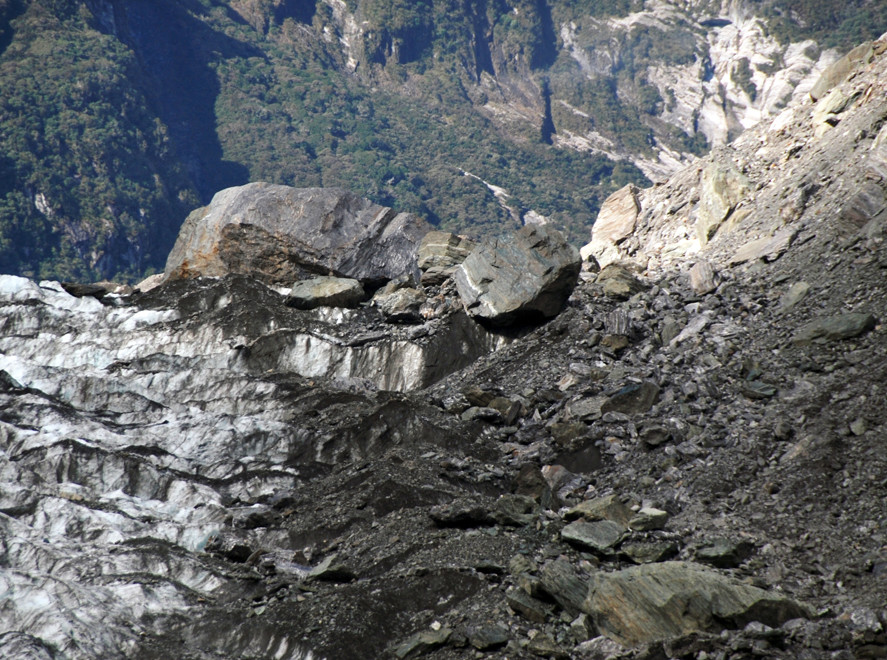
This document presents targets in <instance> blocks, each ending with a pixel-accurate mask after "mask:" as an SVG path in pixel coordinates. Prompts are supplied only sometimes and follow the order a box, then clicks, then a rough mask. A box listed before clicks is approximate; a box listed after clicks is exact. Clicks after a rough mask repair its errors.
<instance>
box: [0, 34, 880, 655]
mask: <svg viewBox="0 0 887 660" xmlns="http://www.w3.org/2000/svg"><path fill="white" fill-rule="evenodd" d="M884 50H885V47H884V42H882V41H878V42H874V43H872V44H869V45H868V49H867V50H866V51H865V52H864V53H863V54H862V55H858V54H857V55H858V56H854V59H852V60H850V61H844V62H839V63H837V64H836V67H837V68H835V69H834V70H830V71H827V72H826V75H827V76H828V78H827V81H828V82H827V83H823V84H822V85H819V86H817V87H816V90H817V96H818V98H817V100H813V99H812V98H811V99H807V100H806V101H804V102H803V103H800V104H795V105H792V106H790V107H789V108H788V109H786V111H785V112H784V113H783V115H780V116H779V117H777V118H776V120H775V121H774V122H773V123H771V124H768V125H762V126H759V127H757V128H755V129H753V130H750V131H748V132H746V133H744V134H743V135H742V136H741V137H740V138H739V139H738V140H737V141H735V142H734V143H732V144H731V145H728V146H726V147H724V148H722V149H719V150H717V151H716V152H715V153H713V154H711V155H710V156H708V157H706V158H704V159H701V160H699V161H697V162H695V163H693V164H691V165H690V166H689V167H688V168H686V169H685V170H682V171H681V172H679V173H678V174H676V175H675V176H674V177H673V178H672V179H670V180H669V181H668V182H666V183H665V184H662V185H659V186H656V187H654V188H651V189H648V190H635V189H627V190H624V191H621V192H620V193H619V194H618V196H617V197H615V198H614V199H613V200H612V202H610V203H609V204H608V205H605V208H604V209H603V210H602V224H601V225H600V226H599V233H597V234H594V233H593V234H592V241H591V244H590V246H586V248H584V249H583V253H584V255H585V257H586V258H585V260H583V261H582V262H581V263H580V262H578V261H577V260H576V259H575V257H574V256H573V253H572V251H571V250H570V249H567V247H562V248H557V249H552V250H549V249H548V248H547V247H546V248H545V249H544V250H543V249H542V247H544V245H543V244H545V243H548V244H549V245H555V246H556V245H557V244H556V243H555V242H556V241H557V237H556V235H555V234H554V232H551V231H550V230H549V229H547V228H525V229H522V230H520V231H521V232H522V233H520V234H519V236H517V237H514V236H512V237H509V238H507V239H500V240H499V241H498V242H497V241H489V242H486V243H485V242H480V243H479V244H478V245H476V246H475V245H472V244H471V243H470V242H468V241H467V240H464V239H462V238H460V237H453V236H449V235H446V234H443V233H440V232H435V233H434V234H433V235H430V234H428V233H421V232H419V231H416V233H411V232H412V230H411V229H409V228H410V227H412V226H413V225H412V224H411V223H409V222H407V223H405V224H401V225H398V226H399V227H406V228H407V229H409V231H407V229H404V231H403V232H402V233H401V232H400V230H397V231H394V230H393V229H388V228H383V227H381V226H380V225H379V224H377V221H378V219H379V218H383V217H385V218H389V220H390V221H392V222H393V219H392V216H391V213H389V212H388V211H384V210H381V209H374V207H371V206H367V205H368V204H369V203H365V202H363V201H360V200H357V201H355V200H354V198H351V197H349V196H348V195H345V194H342V193H338V192H330V191H326V192H323V193H322V194H321V193H319V192H316V191H315V192H312V193H306V192H305V191H292V190H289V189H288V190H283V191H279V192H281V193H282V198H283V199H291V200H296V199H299V198H300V195H305V194H309V195H319V196H320V197H318V199H319V198H323V199H324V200H328V201H329V202H330V203H329V204H328V205H326V206H323V208H324V209H338V211H335V212H332V211H329V213H332V215H328V216H327V217H330V218H332V220H331V221H330V222H331V223H332V224H333V225H336V226H337V227H338V229H336V230H335V231H334V232H333V233H337V234H338V235H339V236H340V237H345V239H344V240H343V241H339V243H337V247H335V248H333V247H330V246H320V247H316V246H315V247H312V246H311V243H310V241H309V239H311V236H310V233H311V232H310V231H304V232H303V231H302V230H299V229H297V230H295V233H290V234H289V236H290V238H286V236H287V234H286V233H285V232H284V230H283V229H280V230H279V232H278V233H275V232H271V231H266V230H264V229H262V230H259V229H256V228H255V227H254V222H253V220H250V218H249V214H248V213H247V211H242V212H238V213H241V214H240V215H238V216H236V217H238V218H240V219H239V220H237V221H236V222H235V221H234V220H233V219H232V218H233V217H234V216H229V215H226V214H227V213H228V212H227V211H226V212H225V213H221V212H220V214H219V215H218V216H214V215H213V214H214V213H215V211H214V210H213V206H214V204H216V202H214V203H213V204H211V205H210V207H208V208H209V210H207V209H204V210H202V211H200V212H199V213H197V215H192V216H191V218H190V219H189V221H188V223H186V226H185V227H184V228H183V234H182V237H180V243H181V244H182V245H178V246H177V248H176V250H174V253H177V254H178V255H179V256H177V257H176V258H175V259H173V256H172V255H171V257H170V264H171V265H170V267H169V268H168V272H167V274H166V275H165V276H164V277H161V278H156V279H159V280H162V282H161V283H160V284H159V285H157V286H154V287H153V288H150V286H149V284H147V283H146V284H144V285H142V286H141V287H137V288H136V289H135V290H125V289H124V290H119V289H114V288H113V287H111V286H110V285H101V286H73V285H69V284H66V285H61V284H58V283H54V282H40V283H35V282H31V281H28V280H25V279H22V278H16V277H11V276H3V277H0V657H10V658H13V657H15V658H17V657H28V658H31V657H33V658H56V659H61V658H75V659H76V658H96V657H108V658H116V657H121V658H124V657H125V658H140V659H146V660H147V659H149V658H150V659H153V658H169V657H176V658H188V659H194V660H198V659H199V660H204V659H210V658H243V659H247V658H292V659H296V658H299V659H305V658H331V659H332V658H380V657H390V658H415V657H426V658H435V659H455V658H534V657H540V658H588V659H595V660H598V659H600V660H604V659H613V660H615V659H623V660H628V659H632V660H640V659H642V658H643V659H646V660H652V659H654V658H657V659H658V658H681V659H687V660H690V659H693V660H703V659H711V658H724V659H726V658H749V659H751V658H785V659H789V658H806V659H810V660H820V659H822V660H825V659H829V660H838V659H844V658H846V659H848V660H850V659H852V658H879V657H885V656H887V632H885V626H887V610H885V603H884V594H885V593H887V506H885V502H887V456H885V452H884V442H885V438H887V409H885V407H884V405H883V399H884V395H885V390H884V388H885V383H887V333H885V330H884V325H883V317H884V315H885V309H887V277H885V273H887V252H885V249H887V248H885V236H887V229H885V227H887V225H885V221H887V167H885V165H884V163H887V157H885V153H884V145H885V144H887V138H885V135H887V133H885V131H887V128H885V118H887V87H885V84H887V83H885V82H884V81H887V56H885V54H884ZM839 100H840V102H838V101H839ZM247 188H248V190H247V191H246V192H249V194H254V193H256V191H260V192H261V195H262V196H263V197H262V199H263V201H261V202H256V204H257V206H259V207H262V208H266V206H263V205H270V204H271V202H270V201H269V199H268V198H266V197H264V196H265V195H266V193H269V190H268V188H267V187H263V186H261V185H257V184H253V186H252V187H247ZM239 192H245V191H243V190H240V191H238V190H231V191H225V192H224V194H222V193H220V195H219V196H217V199H218V200H226V201H225V203H226V204H229V203H230V204H232V205H233V206H232V207H231V208H241V207H239V206H237V203H235V200H236V199H238V193H239ZM337 196H339V197H337ZM336 198H337V199H343V200H346V201H347V200H350V201H347V203H346V202H345V201H343V202H342V203H341V204H340V203H339V202H334V201H331V200H334V199H336ZM312 199H315V198H312ZM324 204H326V202H324ZM284 206H286V205H284ZM243 208H246V207H243ZM293 208H295V207H291V206H286V209H285V211H281V214H290V215H287V216H286V217H287V218H289V220H286V222H283V220H281V221H280V223H281V224H280V225H279V226H280V227H283V226H284V225H286V224H287V223H289V224H288V225H287V226H289V227H298V226H301V225H299V223H300V222H304V223H306V224H307V225H312V226H314V225H316V224H317V220H316V219H315V220H314V221H309V219H308V218H307V216H306V217H305V218H302V217H301V216H298V214H297V213H296V214H295V215H293V214H294V211H293ZM343 209H346V210H347V209H351V210H348V211H347V213H346V212H345V210H343ZM340 211H341V213H340ZM325 212H326V211H325ZM263 213H264V211H263ZM349 214H351V215H353V216H356V217H359V218H362V220H361V221H360V223H356V224H354V225H352V224H350V222H351V221H350V220H349V219H348V216H349ZM198 216H200V217H198ZM297 216H298V217H297ZM209 217H213V218H215V219H214V220H213V222H214V223H217V224H215V225H213V227H214V228H213V229H212V231H211V232H210V231H208V230H207V233H202V232H204V230H203V229H201V227H202V226H203V225H200V223H199V222H198V221H199V219H200V218H209ZM397 217H398V216H397V215H396V214H395V215H394V216H393V218H397ZM603 220H605V222H604V221H603ZM274 222H277V221H276V220H275V221H274ZM225 223H228V224H225ZM238 223H239V224H238ZM312 223H313V224H312ZM235 224H237V225H238V226H237V227H236V230H235V229H231V230H228V229H226V228H225V227H230V226H234V225H235ZM272 224H273V223H272ZM360 227H363V228H364V229H366V228H368V227H369V228H373V227H375V228H377V229H378V231H376V229H373V232H375V233H373V232H370V233H373V235H374V236H376V237H379V236H387V237H388V238H387V239H386V240H387V242H384V241H383V244H384V246H385V247H384V249H386V250H387V249H389V248H393V246H404V245H409V246H410V247H408V248H403V251H401V252H398V254H399V255H400V256H398V257H396V258H394V257H392V258H391V261H387V262H385V260H376V259H374V258H373V257H372V255H371V254H370V253H371V252H372V251H373V249H375V248H374V247H373V246H374V245H375V243H374V242H373V241H372V240H369V239H367V240H368V241H369V242H364V241H363V238H361V237H362V236H364V233H363V232H364V230H363V229H360ZM275 231H278V230H275ZM367 231H368V230H367ZM226 232H228V233H229V234H230V236H229V238H230V239H231V240H228V241H227V242H226V241H216V238H215V237H217V236H219V235H222V234H226ZM386 232H388V233H387V234H386ZM593 232H594V230H593ZM278 234H279V235H278ZM420 234H421V235H420ZM198 235H199V236H200V238H199V240H198V241H197V243H196V245H197V246H198V247H197V248H196V250H197V252H195V253H194V254H198V253H199V254H207V255H209V257H208V258H207V260H206V264H207V266H206V268H207V269H208V270H206V271H201V270H199V269H196V266H195V264H198V262H199V261H200V260H199V259H196V258H193V257H187V258H185V257H183V256H182V255H184V254H185V248H184V247H183V246H184V245H185V244H186V243H187V245H189V246H194V245H195V243H194V242H193V241H191V239H187V240H186V239H185V238H183V237H186V236H198ZM272 235H273V236H275V237H276V238H274V240H271V239H268V236H272ZM403 236H408V237H409V240H406V239H403ZM257 237H258V238H257ZM281 237H283V238H281ZM297 239H298V241H297ZM303 239H304V240H303ZM311 240H313V239H311ZM337 240H338V239H337ZM374 240H375V239H374ZM233 243H237V244H238V245H233ZM302 243H304V245H302ZM253 245H259V246H260V247H259V248H258V252H256V253H255V254H256V257H255V260H254V259H253V257H252V256H250V257H248V258H247V257H245V256H244V255H246V254H247V253H246V252H245V250H246V249H247V248H246V247H244V246H250V248H249V249H252V246H253ZM273 245H277V246H278V248H279V250H280V251H279V252H277V253H274V254H273V255H272V252H273V251H272V250H271V246H273ZM305 245H307V246H308V247H305ZM521 245H523V246H525V247H524V248H523V249H526V250H528V251H527V252H525V253H523V255H522V256H521V257H520V258H521V259H525V260H526V261H519V260H518V258H517V257H510V256H508V257H506V256H503V255H504V254H505V253H506V252H507V251H510V250H513V249H517V248H516V246H521ZM281 246H285V247H286V249H285V250H284V249H283V247H281ZM292 246H296V247H295V248H293V247H292ZM180 247H181V248H182V249H181V250H180V249H179V248H180ZM188 249H191V248H188ZM397 249H398V250H400V249H401V247H398V248H397ZM232 250H233V252H232ZM292 250H295V252H293V251H292ZM176 251H178V252H176ZM312 251H313V252H312ZM358 253H359V255H360V257H361V259H358V258H357V254H358ZM540 253H541V256H540ZM230 254H235V255H240V256H238V257H236V258H235V257H231V256H225V255H230ZM293 254H309V255H310V254H314V255H315V256H316V255H321V256H323V255H326V256H323V259H326V258H327V256H329V255H332V254H335V258H334V259H331V260H323V259H319V258H317V259H315V257H311V259H314V260H313V261H312V260H311V259H309V258H308V257H302V256H300V257H294V256H293ZM554 254H566V258H564V259H562V260H559V261H560V262H561V263H562V264H563V268H564V272H565V273H566V274H565V275H564V276H563V278H562V283H561V285H559V287H561V288H559V289H557V293H556V294H554V295H553V299H554V300H555V301H559V302H557V304H552V305H551V306H550V307H549V306H548V303H546V305H544V306H541V307H539V306H537V307H535V308H531V309H532V311H531V312H529V313H527V314H521V313H517V314H516V313H514V309H517V308H514V307H511V306H501V307H499V306H497V305H496V304H494V303H493V302H488V301H492V300H493V299H494V298H495V297H496V296H498V295H499V292H498V290H497V288H496V287H497V284H498V283H497V282H496V278H495V277H494V276H493V275H492V273H494V272H496V271H497V268H496V266H495V265H494V264H496V263H499V264H503V262H504V264H503V265H504V266H507V265H515V264H523V265H519V266H518V267H519V268H521V269H523V270H524V271H526V273H527V275H528V277H527V278H519V280H520V284H521V285H522V286H523V285H526V282H527V281H528V279H529V276H530V275H535V274H536V270H535V269H536V266H535V265H534V263H541V262H540V261H539V259H542V257H546V255H547V257H546V258H549V259H550V258H551V256H552V255H554ZM259 255H264V256H262V257H261V258H260V257H259ZM483 255H490V256H489V258H488V262H487V263H486V264H485V265H484V266H483V267H482V268H479V269H478V271H476V272H479V273H483V272H486V273H488V275H481V276H474V275H470V273H471V272H473V271H470V270H469V269H471V268H473V265H472V262H473V261H475V260H479V259H481V257H483ZM210 257H211V258H210ZM598 257H599V258H600V262H598V261H597V258H598ZM533 259H536V260H537V261H536V262H533V261H532V260H533ZM185 262H187V263H188V264H189V266H188V267H187V268H183V267H182V266H181V264H183V263H185ZM358 262H360V263H361V265H360V266H359V267H358V266H355V268H356V269H355V270H350V269H349V268H350V267H349V268H346V267H345V264H357V263H358ZM383 262H384V263H387V264H389V265H396V266H397V267H396V268H394V269H393V270H391V271H389V272H387V273H383V274H379V272H378V271H373V270H372V268H369V267H366V268H365V267H364V265H363V264H365V263H370V264H381V263H383ZM200 263H203V262H200ZM250 263H258V264H262V266H261V268H257V270H256V271H255V272H253V271H251V270H250ZM219 264H221V265H219ZM268 264H273V266H268ZM577 264H579V265H578V266H577ZM266 266H267V267H266ZM201 268H202V266H201ZM217 268H219V269H222V270H212V269H217ZM547 268H548V267H547V266H546V267H539V268H538V270H539V271H540V272H543V271H546V270H547ZM226 269H228V270H226ZM483 269H487V270H483ZM498 270H501V268H499V269H498ZM317 276H322V277H324V278H329V277H333V278H336V279H345V278H347V279H350V280H353V281H355V282H357V283H358V284H359V285H360V287H362V289H363V295H362V296H359V295H357V294H355V296H354V297H352V298H348V299H347V300H346V302H347V304H345V305H344V306H330V305H331V304H336V305H339V304H342V303H341V299H336V300H335V301H334V303H331V302H330V301H329V300H328V299H327V301H326V302H325V303H322V304H318V305H316V306H314V305H313V304H306V303H304V302H298V303H296V302H293V301H294V296H293V289H294V288H295V287H294V284H296V282H304V281H306V280H310V279H312V278H315V277H317ZM554 279H555V280H558V278H557V277H556V278H554ZM484 280H489V282H486V283H485V284H490V285H491V286H490V287H489V291H490V293H489V294H485V295H489V298H486V299H485V298H484V297H483V295H479V294H477V293H476V292H477V291H478V290H479V289H480V283H481V282H483V281H484ZM506 280H507V278H506ZM460 282H461V284H460ZM466 283H468V284H469V285H470V286H468V287H467V289H466ZM153 284H157V282H156V281H154V282H153ZM315 284H316V283H315ZM532 291H533V292H535V293H536V294H538V295H543V296H545V299H546V300H548V299H552V294H551V293H550V290H549V289H546V287H545V286H544V285H542V284H540V285H539V286H534V287H533V288H532ZM543 292H546V293H543ZM297 293H298V292H297ZM299 300H300V301H304V298H299ZM494 308H495V309H501V310H502V311H503V316H500V317H498V318H490V317H483V315H480V317H481V318H477V317H475V316H472V312H473V311H474V310H478V309H494ZM522 309H526V308H522Z"/></svg>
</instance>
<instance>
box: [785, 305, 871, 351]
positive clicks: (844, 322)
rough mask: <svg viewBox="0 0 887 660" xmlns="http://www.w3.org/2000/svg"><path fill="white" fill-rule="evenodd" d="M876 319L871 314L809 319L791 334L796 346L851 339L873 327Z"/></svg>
mask: <svg viewBox="0 0 887 660" xmlns="http://www.w3.org/2000/svg"><path fill="white" fill-rule="evenodd" d="M877 323H878V321H877V319H875V317H874V316H872V315H871V314H866V313H855V314H839V315H837V316H827V317H824V318H818V319H814V320H812V321H810V322H809V323H807V324H805V325H803V326H801V327H800V328H799V329H798V331H797V332H796V333H795V334H794V336H792V343H793V344H795V345H796V346H807V345H809V344H812V343H813V342H818V343H823V342H826V341H838V340H841V339H851V338H853V337H858V336H859V335H862V334H865V333H866V332H868V331H869V330H872V329H874V327H875V326H876V325H877Z"/></svg>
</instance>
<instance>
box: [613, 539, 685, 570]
mask: <svg viewBox="0 0 887 660" xmlns="http://www.w3.org/2000/svg"><path fill="white" fill-rule="evenodd" d="M678 552H680V548H679V547H678V544H677V543H675V542H674V541H649V542H643V541H641V542H637V543H623V544H622V545H621V546H619V555H620V557H624V558H627V559H629V560H630V561H633V562H634V563H635V564H652V563H654V562H659V561H666V560H667V559H672V558H674V557H676V556H677V554H678Z"/></svg>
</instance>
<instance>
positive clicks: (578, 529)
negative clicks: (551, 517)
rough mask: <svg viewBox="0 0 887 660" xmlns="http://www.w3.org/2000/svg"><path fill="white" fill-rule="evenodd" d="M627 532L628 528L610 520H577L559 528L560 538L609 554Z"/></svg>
mask: <svg viewBox="0 0 887 660" xmlns="http://www.w3.org/2000/svg"><path fill="white" fill-rule="evenodd" d="M627 534H628V529H627V528H625V527H623V526H622V525H620V524H619V523H616V522H613V521H612V520H596V521H595V522H584V521H581V520H580V521H577V522H573V523H570V524H569V525H567V526H566V527H564V528H563V529H562V530H561V538H562V539H564V540H565V541H567V542H569V543H573V544H574V545H578V546H581V547H583V548H587V549H589V550H592V551H594V552H597V553H600V554H605V555H609V554H612V552H613V550H614V548H615V547H616V546H617V545H619V543H620V542H621V541H622V540H623V539H624V538H625V537H626V535H627Z"/></svg>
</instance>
